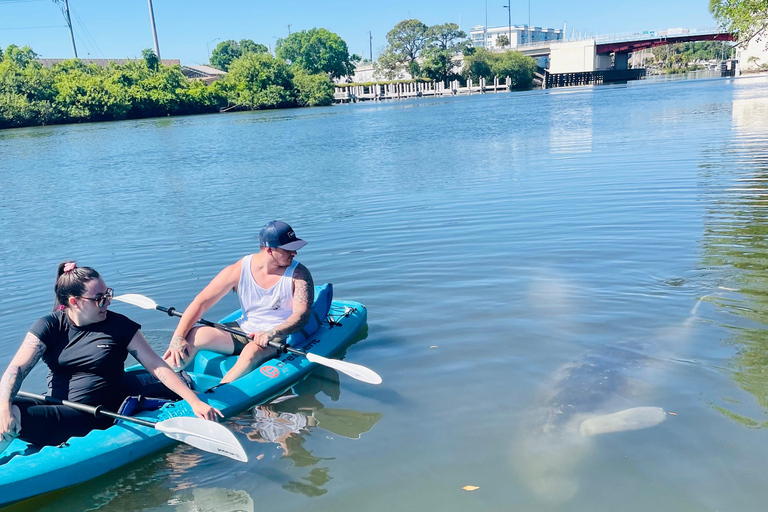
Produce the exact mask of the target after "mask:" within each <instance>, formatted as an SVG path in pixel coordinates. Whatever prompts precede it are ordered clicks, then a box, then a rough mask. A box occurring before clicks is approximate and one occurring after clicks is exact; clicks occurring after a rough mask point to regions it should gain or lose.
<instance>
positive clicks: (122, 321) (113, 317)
mask: <svg viewBox="0 0 768 512" xmlns="http://www.w3.org/2000/svg"><path fill="white" fill-rule="evenodd" d="M106 321H107V322H108V323H109V324H110V325H118V326H126V325H135V326H136V328H137V329H140V328H141V326H140V325H139V324H138V323H137V322H134V321H133V320H131V319H130V318H128V317H127V316H125V315H123V314H121V313H117V312H115V311H112V310H110V309H108V310H107V319H106Z"/></svg>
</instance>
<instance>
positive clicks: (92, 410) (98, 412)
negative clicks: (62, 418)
mask: <svg viewBox="0 0 768 512" xmlns="http://www.w3.org/2000/svg"><path fill="white" fill-rule="evenodd" d="M16 396H23V397H25V398H34V399H36V400H42V401H44V402H46V403H49V404H53V405H66V406H67V407H70V408H72V409H75V410H78V411H81V412H87V413H89V414H93V415H94V416H95V417H97V418H98V417H100V416H107V417H108V418H114V419H116V420H123V421H128V422H131V423H137V424H139V425H144V426H145V427H150V428H155V425H156V423H155V422H153V421H147V420H142V419H139V418H134V417H132V416H123V415H122V414H117V413H116V412H112V411H107V410H106V409H103V408H102V407H101V406H100V405H97V406H96V407H94V406H92V405H85V404H79V403H77V402H70V401H68V400H59V399H58V398H53V397H52V396H43V395H36V394H35V393H27V392H26V391H19V392H18V393H16Z"/></svg>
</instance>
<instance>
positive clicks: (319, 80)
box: [293, 70, 333, 107]
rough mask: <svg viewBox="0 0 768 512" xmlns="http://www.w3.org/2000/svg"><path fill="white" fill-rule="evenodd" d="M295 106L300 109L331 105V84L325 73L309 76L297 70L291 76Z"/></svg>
mask: <svg viewBox="0 0 768 512" xmlns="http://www.w3.org/2000/svg"><path fill="white" fill-rule="evenodd" d="M293 87H294V89H295V91H296V104H297V105H298V106H300V107H319V106H327V105H331V104H332V103H333V82H331V80H330V78H328V75H326V74H325V73H316V74H314V75H310V74H308V73H306V72H305V71H304V70H297V71H296V72H295V74H294V76H293Z"/></svg>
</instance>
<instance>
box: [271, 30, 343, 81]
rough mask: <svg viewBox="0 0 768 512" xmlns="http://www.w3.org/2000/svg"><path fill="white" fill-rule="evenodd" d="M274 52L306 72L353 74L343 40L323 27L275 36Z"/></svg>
mask: <svg viewBox="0 0 768 512" xmlns="http://www.w3.org/2000/svg"><path fill="white" fill-rule="evenodd" d="M275 54H276V55H277V56H278V57H280V58H281V59H283V60H285V61H286V62H288V63H290V64H292V65H295V66H300V67H301V68H303V69H305V70H306V72H307V73H309V74H317V73H327V74H328V75H329V76H331V77H332V78H340V77H342V76H348V75H353V74H354V73H355V64H354V63H353V62H352V58H351V57H350V55H349V49H348V48H347V43H346V42H344V40H343V39H342V38H341V37H339V36H338V35H337V34H334V33H333V32H331V31H329V30H328V29H325V28H312V29H310V30H302V31H300V32H294V33H292V34H291V35H290V36H288V37H287V38H286V39H278V40H277V45H276V46H275Z"/></svg>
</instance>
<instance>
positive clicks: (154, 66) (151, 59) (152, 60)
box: [141, 48, 160, 71]
mask: <svg viewBox="0 0 768 512" xmlns="http://www.w3.org/2000/svg"><path fill="white" fill-rule="evenodd" d="M141 57H142V58H143V59H144V63H145V64H146V65H147V68H149V69H151V70H152V71H157V70H158V69H159V68H160V59H158V58H157V55H155V52H154V51H153V50H150V49H149V48H146V49H144V50H142V51H141Z"/></svg>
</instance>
